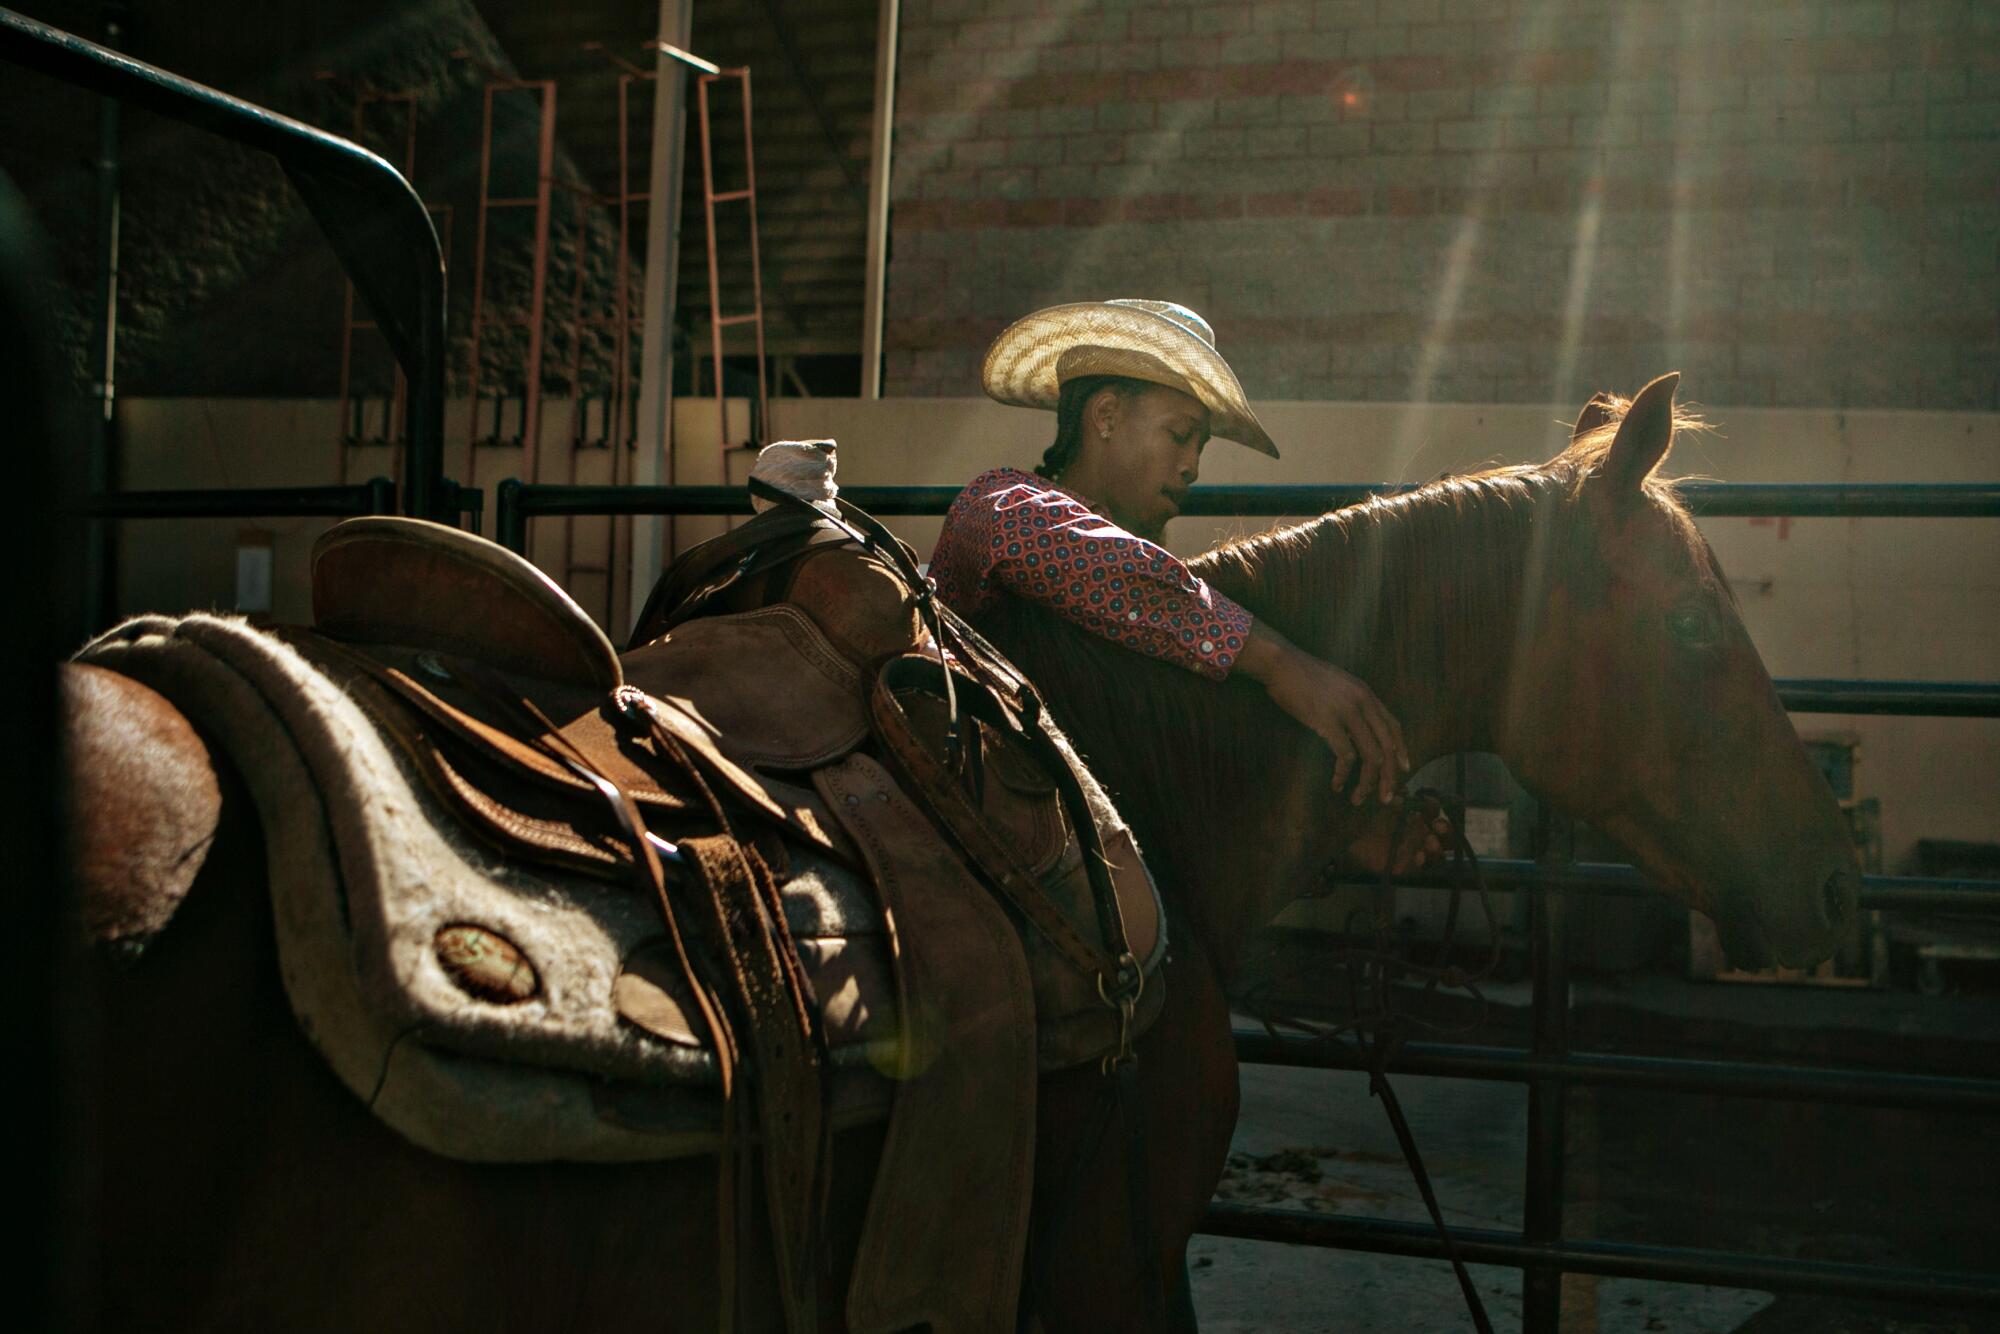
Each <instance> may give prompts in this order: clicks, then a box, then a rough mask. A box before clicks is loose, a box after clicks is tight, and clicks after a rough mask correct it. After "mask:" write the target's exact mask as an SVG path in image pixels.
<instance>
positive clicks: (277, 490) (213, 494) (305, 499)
mask: <svg viewBox="0 0 2000 1334" xmlns="http://www.w3.org/2000/svg"><path fill="white" fill-rule="evenodd" d="M395 511H396V484H395V483H394V482H392V481H390V480H389V479H388V478H386V477H376V478H372V479H370V480H369V481H366V482H361V483H357V484H356V485H353V486H273V487H250V488H237V489H231V490H222V491H111V492H106V493H103V494H100V495H95V496H92V497H90V499H89V500H87V501H85V502H84V504H83V506H82V512H83V514H84V515H85V516H86V517H88V518H93V519H202V518H208V519H253V518H261V517H264V516H267V515H268V516H278V515H312V514H328V515H350V514H393V513H395Z"/></svg>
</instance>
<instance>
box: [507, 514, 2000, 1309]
mask: <svg viewBox="0 0 2000 1334" xmlns="http://www.w3.org/2000/svg"><path fill="white" fill-rule="evenodd" d="M1406 489H1409V488H1404V487H1390V486H1216V487H1197V488H1195V490H1194V491H1193V492H1192V493H1191V494H1190V495H1189V497H1188V503H1187V504H1186V505H1185V506H1184V507H1183V509H1182V511H1181V512H1182V513H1183V514H1185V515H1190V516H1195V515H1240V516H1246V517H1248V516H1264V517H1279V516H1286V515H1310V514H1317V513H1322V512H1324V511H1326V510H1329V509H1334V508H1338V507H1340V506H1342V505H1349V504H1354V503H1356V502H1358V501H1361V500H1365V499H1367V498H1368V497H1370V496H1375V495H1383V494H1392V493H1394V492H1396V491H1400V490H1406ZM841 494H842V495H843V496H845V497H846V498H847V499H849V500H851V501H853V502H854V503H855V504H857V505H859V506H861V507H862V508H864V509H867V510H869V511H871V512H873V513H876V514H880V515H891V516H895V515H924V516H935V515H941V514H943V513H944V511H945V509H946V508H947V507H948V506H949V505H950V503H951V500H952V498H953V497H954V496H955V495H956V494H957V488H955V487H937V486H924V487H845V488H843V489H842V491H841ZM1681 494H1682V496H1683V497H1684V498H1685V499H1686V501H1687V502H1688V505H1689V507H1690V508H1691V509H1692V510H1693V511H1694V512H1695V513H1697V514H1702V515H1710V516H1718V517H1719V516H1738V517H1747V516H1760V517H1761V516H1771V517H1792V518H1821V517H1849V518H2000V484H1986V483H1973V484H1929V483H1924V484H1886V485H1885V484H1866V485H1863V484H1855V485H1845V484H1786V485H1751V486H1746V485H1738V484H1725V483H1712V482H1699V483H1688V484H1686V485H1685V486H1683V487H1682V489H1681ZM496 511H497V512H496V516H495V536H496V537H497V538H498V539H499V540H500V541H501V542H502V543H504V544H505V545H507V546H509V547H511V548H512V549H514V550H515V551H525V549H526V546H527V525H528V522H529V520H531V519H532V518H534V517H536V516H539V515H557V514H652V515H669V514H672V515H743V514H748V513H750V512H751V507H750V502H749V497H748V495H747V494H746V492H745V491H744V490H743V489H742V488H740V487H733V486H679V487H582V486H542V485H532V486H531V485H526V484H523V483H520V482H503V483H502V484H501V485H500V487H499V493H498V497H497V505H496ZM1776 685H1777V688H1778V693H1779V697H1780V699H1781V700H1782V701H1783V703H1784V704H1785V706H1786V707H1787V708H1788V709H1790V710H1792V711H1794V712H1800V713H1838V714H1873V715H1900V716H1906V717H1950V718H1993V717H2000V682H1915V681H1844V680H1789V681H1778V682H1776ZM1561 842H1562V841H1561V840H1557V839H1552V838H1545V839H1543V846H1544V847H1546V848H1548V849H1550V850H1551V851H1549V852H1548V853H1546V854H1545V855H1544V856H1543V857H1542V858H1541V859H1540V860H1537V861H1505V860H1503V861H1498V862H1486V863H1483V864H1482V866H1483V869H1484V870H1485V872H1486V878H1487V883H1488V886H1489V887H1490V888H1492V889H1496V890H1503V891H1514V892H1521V893H1527V894H1529V895H1531V899H1530V913H1529V917H1530V937H1529V947H1530V948H1529V953H1530V969H1531V977H1532V990H1533V1004H1532V1010H1531V1016H1530V1045H1529V1046H1528V1047H1526V1048H1519V1047H1497V1046H1473V1045H1464V1044H1447V1043H1426V1042H1412V1043H1408V1044H1405V1045H1404V1046H1403V1047H1402V1048H1401V1049H1400V1052H1399V1054H1398V1056H1397V1057H1396V1059H1395V1060H1394V1061H1393V1062H1392V1063H1391V1064H1390V1066H1389V1070H1390V1071H1391V1072H1392V1073H1398V1074H1408V1075H1421V1076H1432V1077H1445V1078H1457V1079H1480V1080H1505V1081H1511V1082H1516V1083H1520V1084H1524V1085H1525V1086H1526V1087H1527V1090H1528V1131H1527V1141H1528V1142H1527V1145H1526V1170H1525V1174H1524V1175H1525V1189H1524V1199H1523V1211H1522V1228H1521V1230H1520V1231H1519V1232H1518V1233H1515V1232H1506V1231H1499V1230H1491V1229H1473V1228H1459V1229H1454V1235H1455V1236H1456V1237H1457V1238H1458V1241H1459V1246H1460V1249H1461V1250H1462V1252H1463V1253H1464V1256H1465V1259H1466V1260H1467V1261H1468V1262H1470V1263H1475V1264H1490V1265H1503V1266H1510V1267H1513V1268H1517V1269H1519V1270H1521V1271H1522V1293H1523V1302H1522V1329H1523V1331H1524V1334H1555V1331H1556V1330H1557V1328H1558V1326H1559V1324H1560V1322H1561V1318H1562V1277H1563V1275H1564V1274H1566V1273H1578V1274H1597V1275H1604V1276H1609V1277H1626V1278H1641V1279H1651V1280H1655V1281H1660V1282H1675V1283H1709V1284H1719V1285H1723V1286H1732V1287H1744V1288H1757V1289H1765V1290H1773V1291H1794V1292H1810V1293H1818V1294H1824V1295H1829V1296H1840V1297H1849V1298H1855V1299H1876V1300H1893V1301H1902V1302H1909V1303H1913V1304H1923V1305H1934V1306H1949V1307H1976V1308H1981V1309H2000V1272H1990V1271H1987V1272H1962V1271H1950V1270H1933V1269H1921V1268H1911V1267H1902V1266H1891V1265H1861V1264H1844V1263H1833V1262H1826V1261H1814V1260H1797V1259H1790V1258H1785V1257H1774V1256H1764V1255H1752V1254H1745V1253H1740V1252H1732V1251H1722V1250H1708V1249H1701V1248H1693V1247H1668V1246H1645V1245H1637V1244H1631V1243H1623V1242H1613V1241H1604V1240H1589V1239H1578V1238H1574V1237H1568V1236H1565V1235H1564V1233H1563V1199H1564V1191H1563V1162H1564V1155H1565V1150H1566V1148H1567V1135H1566V1131H1567V1125H1566V1111H1567V1106H1566V1103H1567V1094H1568V1092H1569V1090H1570V1089H1572V1088H1641V1089H1650V1090H1656V1091H1660V1092H1676V1093H1694V1094H1710V1095H1724V1096H1732V1097H1747V1098H1773V1099H1800V1100H1809V1101H1817V1102H1836V1103H1842V1104H1852V1105H1868V1106H1876V1107H1888V1108H1899V1109H1915V1110H1926V1111H1936V1110H1951V1111H1960V1112H1976V1113H1982V1114H1992V1113H1996V1112H2000V1079H1981V1078H1960V1077H1955V1076H1941V1075H1928V1074H1918V1073H1910V1072H1897V1071H1876V1070H1864V1069H1856V1068H1842V1067H1813V1066H1788V1065H1775V1064H1764V1063H1753V1062H1747V1061H1705V1060H1686V1059H1678V1058H1668V1057H1656V1056H1625V1055H1616V1054H1611V1053H1602V1052H1587V1051H1586V1052H1578V1051H1573V1050H1571V1048H1570V1042H1569V1024H1568V1016H1569V1009H1570V987H1569V964H1568V948H1567V941H1566V939H1565V932H1564V917H1565V913H1564V907H1565V903H1564V900H1565V897H1566V896H1567V895H1569V894H1574V893H1601V894H1610V895H1619V896H1629V895H1636V894H1641V893H1645V892H1647V889H1646V881H1645V879H1644V877H1643V876H1641V875H1640V873H1639V872H1638V871H1637V870H1636V869H1635V868H1633V867H1630V866H1623V865H1612V864H1592V863H1574V862H1570V861H1567V860H1566V859H1565V858H1563V857H1562V856H1561V855H1559V854H1558V853H1556V852H1555V851H1554V849H1556V848H1557V847H1558V846H1560V844H1561ZM1453 883H1454V882H1453V881H1452V880H1451V879H1450V878H1449V877H1448V876H1445V875H1441V874H1433V875H1429V876H1422V877H1412V878H1409V879H1406V880H1403V881H1400V882H1399V884H1402V885H1407V886H1411V887H1426V888H1451V887H1453ZM1860 906H1861V907H1863V908H1867V909H1876V910H1882V911H1892V912H1917V911H1922V912H1928V911H1948V912H1953V913H1978V914H1982V915H1984V914H1994V913H2000V882H1993V881H1978V880H1940V879H1927V878H1917V877H1908V876H1867V877H1864V878H1863V881H1862V888H1861V894H1860ZM1236 1048H1237V1055H1238V1058H1239V1059H1240V1060H1242V1061H1244V1062H1246V1063H1250V1064H1270V1065H1281V1066H1291V1067H1302V1068H1315V1069H1338V1070H1360V1069H1362V1068H1364V1067H1362V1066H1361V1065H1360V1064H1359V1063H1358V1061H1357V1060H1356V1058H1355V1056H1354V1055H1353V1053H1352V1052H1351V1051H1349V1050H1348V1049H1346V1048H1343V1047H1340V1046H1338V1045H1335V1044H1331V1043H1324V1042H1318V1041H1314V1040H1312V1039H1306V1038H1283V1037H1272V1036H1270V1035H1268V1034H1265V1033H1262V1032H1257V1031H1252V1030H1238V1031H1237V1033H1236ZM1202 1231H1204V1232H1207V1233H1210V1234H1212V1235H1216V1236H1228V1237H1240V1238H1246V1239H1253V1240H1263V1241H1274V1242H1284V1243H1289V1244H1293V1245H1308V1246H1327V1247H1335V1248H1340V1249H1346V1250H1358V1251H1370V1252H1376V1253H1380V1254H1388V1255H1401V1256H1408V1257H1414V1258H1424V1259H1442V1258H1444V1251H1443V1248H1442V1245H1441V1243H1440V1241H1439V1239H1438V1236H1437V1234H1436V1233H1435V1232H1434V1231H1433V1230H1432V1229H1431V1228H1430V1227H1429V1226H1428V1225H1425V1224H1415V1223H1404V1222H1398V1221H1394V1220H1390V1219H1382V1218H1357V1217H1349V1216H1345V1215H1335V1216H1329V1215H1324V1214H1314V1213H1308V1212H1305V1211H1302V1210H1294V1209H1278V1208H1270V1207H1261V1206H1247V1205H1235V1204H1212V1205H1210V1206H1209V1208H1208V1210H1207V1212H1206V1213H1205V1214H1204V1215H1203V1219H1202Z"/></svg>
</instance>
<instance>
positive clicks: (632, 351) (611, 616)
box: [562, 42, 654, 634]
mask: <svg viewBox="0 0 2000 1334" xmlns="http://www.w3.org/2000/svg"><path fill="white" fill-rule="evenodd" d="M583 47H584V49H585V50H586V51H594V52H598V53H600V54H601V55H603V56H604V58H605V59H606V60H608V61H609V62H610V63H611V66H612V68H613V70H614V71H615V73H616V75H617V88H618V189H617V191H616V192H615V193H613V194H608V195H601V194H592V193H589V192H587V191H584V190H583V189H582V188H581V187H580V186H579V187H578V188H577V191H576V194H575V201H576V228H577V256H576V265H575V269H574V273H573V285H572V291H571V300H570V306H571V310H572V312H573V318H574V321H575V325H576V328H575V331H574V337H573V338H572V340H571V347H572V349H573V351H572V356H571V363H570V393H571V395H572V398H573V407H574V409H575V421H574V425H573V428H572V431H571V435H570V449H569V470H568V481H569V484H570V485H572V486H574V485H576V484H577V482H578V481H579V480H580V479H579V477H578V475H577V455H578V452H579V451H580V450H583V449H589V448H595V445H593V444H592V441H591V432H590V429H589V400H588V398H586V396H585V394H584V391H583V382H584V373H585V372H584V360H583V350H584V342H585V331H586V330H590V329H602V330H604V331H605V332H606V333H608V334H609V336H610V342H611V349H610V361H611V365H610V375H609V383H608V385H607V386H606V393H605V402H604V431H603V436H602V443H603V445H604V447H605V448H606V449H608V450H609V451H610V456H611V457H610V465H611V485H612V486H623V485H625V484H626V483H627V482H629V481H630V480H631V470H632V460H631V454H632V453H633V451H634V450H635V449H636V448H637V446H638V440H637V436H636V434H635V429H634V428H635V426H636V421H635V417H634V413H635V411H636V409H637V406H638V404H637V402H636V398H637V393H638V383H637V377H636V376H635V375H634V374H633V363H634V358H635V357H636V355H637V350H638V345H639V341H640V338H639V334H640V326H641V325H642V324H643V316H644V312H643V310H639V309H635V308H634V303H633V302H632V300H631V282H632V272H633V263H632V237H633V233H634V231H635V230H636V229H637V226H638V225H639V224H638V223H636V222H635V218H634V213H635V210H636V209H639V208H647V207H650V206H651V203H652V194H651V191H650V190H648V189H645V188H643V187H642V188H640V189H637V190H635V189H633V188H632V142H631V141H632V136H631V125H632V102H633V97H632V93H633V90H634V89H635V88H636V87H638V86H639V85H642V84H650V83H652V82H653V81H654V79H653V72H652V71H651V70H645V69H641V68H639V67H638V66H636V65H634V64H632V63H630V62H629V61H626V60H622V59H620V58H619V57H618V56H616V55H613V54H612V53H611V52H610V51H608V50H606V49H605V48H604V46H603V44H602V43H599V42H585V43H584V44H583ZM593 208H603V209H614V210H616V217H617V239H616V245H617V253H616V254H615V256H614V257H613V261H612V266H611V268H612V275H611V283H612V289H611V300H610V309H609V310H608V311H605V310H603V309H602V308H601V306H600V309H599V310H598V313H595V314H592V313H589V306H590V302H589V301H588V294H587V292H586V284H585V272H586V270H587V269H588V268H589V267H590V265H589V262H588V261H589V256H590V249H589V239H588V238H589V219H590V210H591V209H593ZM579 517H581V516H576V515H571V516H568V517H566V518H565V519H564V521H563V579H562V583H563V587H564V588H566V589H568V590H569V593H570V595H571V596H572V597H577V599H578V601H579V602H580V601H582V598H581V597H580V596H578V590H577V586H576V580H577V576H578V575H600V576H602V577H603V579H604V587H605V592H604V609H603V610H604V614H603V617H602V623H603V625H604V626H605V628H606V629H607V630H608V631H610V632H611V633H613V634H616V633H617V627H616V625H615V624H614V623H615V621H616V620H617V608H618V606H619V605H620V599H619V596H618V594H619V591H620V590H619V573H620V570H621V567H622V561H621V556H622V555H623V551H624V547H625V544H626V543H627V542H628V541H629V538H630V530H631V516H629V515H623V516H619V515H613V516H609V517H608V520H607V521H608V523H609V525H610V531H609V532H608V533H607V534H606V539H605V550H606V556H605V560H606V563H605V564H603V565H598V564H593V563H588V562H584V561H580V560H578V559H577V522H578V518H579Z"/></svg>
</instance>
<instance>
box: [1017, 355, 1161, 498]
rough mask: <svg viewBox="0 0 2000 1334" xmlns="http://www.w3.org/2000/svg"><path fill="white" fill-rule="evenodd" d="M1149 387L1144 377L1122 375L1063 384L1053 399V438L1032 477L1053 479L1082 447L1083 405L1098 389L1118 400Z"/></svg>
mask: <svg viewBox="0 0 2000 1334" xmlns="http://www.w3.org/2000/svg"><path fill="white" fill-rule="evenodd" d="M1149 388H1151V386H1150V385H1148V384H1147V383H1146V381H1144V380H1134V379H1130V378H1129V377H1127V376H1123V375H1079V376H1077V377H1076V378H1075V379H1074V380H1068V381H1065V382H1064V383H1063V387H1062V393H1061V395H1060V396H1059V397H1058V398H1057V399H1056V440H1055V443H1054V444H1052V445H1050V446H1049V447H1048V449H1046V450H1045V451H1043V453H1042V461H1041V462H1040V463H1038V464H1036V465H1035V476H1037V477H1040V478H1042V479H1043V480H1044V481H1050V482H1053V481H1055V480H1056V479H1057V478H1058V477H1061V476H1062V475H1063V471H1064V469H1066V468H1068V467H1069V465H1070V464H1072V463H1075V462H1076V456H1077V452H1078V451H1079V450H1081V449H1082V448H1083V425H1084V423H1083V408H1084V404H1086V403H1088V402H1090V400H1091V398H1092V397H1093V396H1094V395H1095V394H1096V393H1097V391H1098V390H1100V389H1109V390H1111V391H1112V392H1113V393H1115V394H1117V395H1118V397H1119V398H1121V399H1134V398H1137V397H1138V396H1139V395H1141V394H1143V393H1145V392H1146V390H1147V389H1149Z"/></svg>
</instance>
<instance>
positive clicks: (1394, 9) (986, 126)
mask: <svg viewBox="0 0 2000 1334" xmlns="http://www.w3.org/2000/svg"><path fill="white" fill-rule="evenodd" d="M1031 11H1032V12H1031ZM902 25H903V30H902V46H901V53H900V61H901V64H900V78H899V92H898V104H897V119H896V157H895V171H894V178H893V188H894V197H895V204H894V213H893V215H892V223H891V227H892V260H891V264H890V270H889V305H888V326H889V332H888V340H887V349H886V357H887V366H886V370H887V375H886V387H887V390H888V392H890V393H894V394H917V395H950V394H966V393H976V392H977V390H978V379H977V377H978V366H979V358H980V355H981V353H982V351H983V350H984V347H985V345H986V343H987V341H988V340H989V339H990V338H991V337H992V336H993V334H994V333H996V332H997V331H998V330H999V329H1000V328H1001V327H1002V326H1003V325H1004V324H1005V323H1006V321H1007V320H1008V319H1010V318H1012V317H1014V316H1016V315H1019V314H1021V313H1024V312H1025V311H1027V310H1029V309H1032V308H1034V307H1036V306H1039V305H1043V304H1047V303H1051V302H1056V301H1062V300H1076V299H1085V298H1094V297H1105V296H1136V295H1148V296H1161V297H1168V298H1172V299H1176V300H1180V301H1184V302H1187V303H1188V304H1190V305H1193V306H1195V307H1196V308H1197V309H1199V310H1201V311H1202V312H1203V313H1204V314H1205V315H1207V316H1208V317H1209V318H1210V319H1211V321H1212V322H1213V323H1214V324H1215V326H1216V328H1217V331H1218V336H1219V339H1220V341H1221V344H1222V347H1223V350H1224V352H1225V353H1226V354H1228V355H1229V356H1230V357H1231V360H1232V362H1233V364H1234V365H1235V366H1236V368H1237V370H1238V372H1239V374H1240V375H1241V376H1242V378H1243V380H1244V382H1245V384H1246V386H1247V388H1248V389H1249V390H1250V392H1251V393H1252V395H1253V396H1257V397H1280V398H1331V399H1370V400H1400V401H1426V400H1442V401H1467V402H1558V403H1567V402H1574V401H1578V400H1579V399H1580V398H1581V397H1583V396H1584V393H1585V392H1586V391H1588V390H1590V389H1595V388H1600V387H1618V388H1622V389H1626V390H1630V389H1633V388H1636V387H1637V386H1638V385H1639V384H1640V383H1642V382H1643V381H1644V380H1646V379H1648V378H1650V377H1651V376H1652V375H1654V374H1657V373H1658V372H1660V371H1663V370H1667V369H1670V368H1678V369H1681V370H1684V371H1685V372H1687V377H1688V378H1687V380H1686V382H1685V383H1686V384H1687V386H1688V389H1689V391H1690V392H1691V393H1693V394H1694V395H1695V396H1696V397H1698V398H1700V399H1703V400H1705V401H1707V402H1710V403H1718V404H1740V405H1777V406H1789V405H1799V406H1836V407H1838V406H1856V407H1900V408H1953V409H1975V410H1990V409H1992V408H1994V407H1996V406H2000V320H1996V316H1995V311H1996V310H2000V278H1996V251H2000V189H1996V187H1997V186H2000V4H1994V3H1992V2H1991V0H1757V2H1756V3H1754V4H1752V3H1743V2H1742V0H1676V2H1674V3H1666V2H1664V0H1243V2H1240V3H1230V4H1217V3H1185V2H1180V0H1144V3H1140V2H1138V0H1041V3H1040V4H1038V5H1030V4H1024V3H1022V0H1006V2H1005V3H1002V0H903V9H902Z"/></svg>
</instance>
